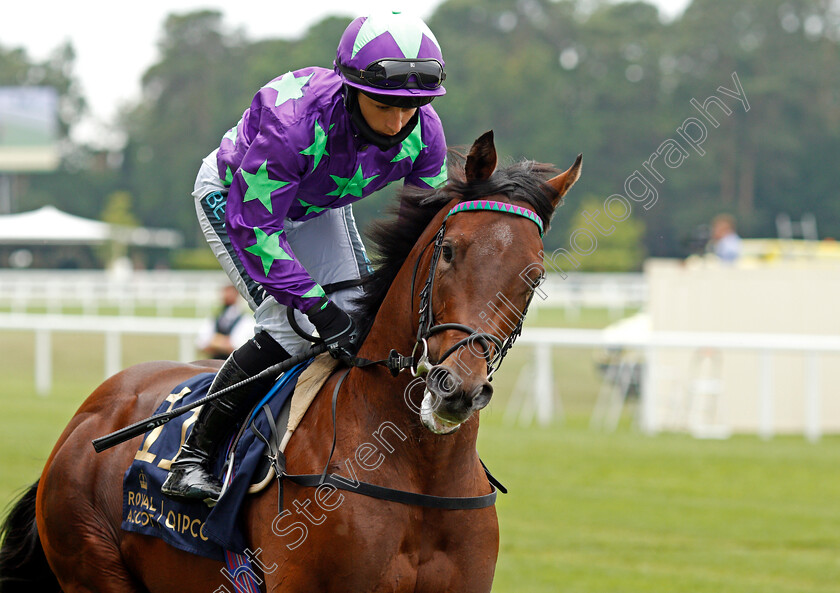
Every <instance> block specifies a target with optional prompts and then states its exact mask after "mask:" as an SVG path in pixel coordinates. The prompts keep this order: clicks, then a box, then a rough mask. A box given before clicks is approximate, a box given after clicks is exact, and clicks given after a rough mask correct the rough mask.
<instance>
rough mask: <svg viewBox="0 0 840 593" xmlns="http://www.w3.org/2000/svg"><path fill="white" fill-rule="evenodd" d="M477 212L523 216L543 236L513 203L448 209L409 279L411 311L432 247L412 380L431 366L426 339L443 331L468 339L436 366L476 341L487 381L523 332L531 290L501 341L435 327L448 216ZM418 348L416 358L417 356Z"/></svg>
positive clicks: (460, 327) (528, 213)
mask: <svg viewBox="0 0 840 593" xmlns="http://www.w3.org/2000/svg"><path fill="white" fill-rule="evenodd" d="M477 210H488V211H493V212H504V213H507V214H514V215H517V216H522V217H524V218H527V219H528V220H530V221H532V222H533V223H534V224H536V225H537V227H538V228H539V230H540V238H542V236H543V233H544V229H543V223H542V220H541V219H540V217H539V216H538V215H537V214H536V213H535V212H533V211H532V210H529V209H527V208H524V207H522V206H516V205H514V204H508V203H505V202H496V201H492V200H471V201H468V202H461V203H459V204H456V205H455V206H453V207H452V208H451V209H450V210H449V212H448V213H447V214H446V216H445V217H444V219H443V222H442V223H441V225H440V228H439V229H438V231H437V233H435V236H434V238H433V239H432V241H430V242H429V243H428V244H427V245H426V246H425V247H424V248H423V250H422V251H421V252H420V254H419V255H418V257H417V261H415V263H414V272H413V274H412V276H411V303H412V308H414V307H413V305H414V294H415V285H416V281H417V272H418V270H419V269H420V262H421V260H422V259H423V254H424V253H425V252H426V250H427V249H428V248H429V245H432V244H433V245H434V248H433V251H432V260H431V263H430V264H429V275H428V277H427V278H426V282H425V284H424V285H423V288H422V290H421V291H420V309H419V321H418V324H417V339H416V342H415V344H414V349H413V350H412V352H411V357H409V358H410V359H411V366H410V367H409V368H410V369H411V373H412V375H414V376H415V377H416V376H423V375H426V374H427V373H428V372H429V371H430V370H431V369H432V366H433V365H432V363H431V361H430V360H429V343H428V340H429V338H431V336H433V335H435V334H437V333H440V332H443V331H450V330H455V331H461V332H464V333H466V334H467V337H466V338H463V339H461V340H459V341H458V342H456V343H455V344H453V345H452V346H450V347H449V349H448V350H447V351H446V352H444V353H443V355H441V357H440V358H439V360H438V361H437V363H436V364H441V363H442V362H443V361H444V360H446V359H447V358H449V356H451V355H452V354H454V353H455V352H456V351H458V350H459V349H460V348H462V347H464V346H467V345H471V343H474V342H478V344H479V345H480V346H481V350H482V356H483V357H484V359H485V363H486V364H487V380H488V381H492V380H493V374H494V373H495V372H496V371H497V370H498V369H499V367H500V366H501V364H502V361H503V360H504V358H505V356H506V355H507V353H508V351H509V350H510V348H511V347H512V346H513V344H514V342H515V341H516V339H517V338H518V337H519V335H520V334H521V333H522V324H523V323H524V321H525V314H526V313H527V312H528V307H529V306H530V304H531V300H532V299H533V296H534V291H533V290H532V291H531V294H530V295H529V296H528V301H527V302H526V304H525V309H524V310H523V311H522V315H521V316H520V317H519V319H518V321H517V324H516V326H515V327H514V329H513V331H512V332H511V333H510V335H509V336H508V337H507V338H505V339H504V340H501V339H499V338H498V337H496V336H494V335H493V334H491V333H488V332H485V331H479V330H476V329H474V328H472V327H470V326H468V325H464V324H462V323H441V324H437V325H435V322H434V311H433V310H432V293H433V288H434V279H435V273H436V272H437V266H438V263H439V261H440V255H441V252H442V251H443V240H444V237H445V236H446V222H447V220H449V218H450V217H451V216H454V215H455V214H458V213H460V212H474V211H477ZM491 344H492V346H491ZM418 349H420V354H419V356H418V354H417V351H418ZM392 354H393V351H392Z"/></svg>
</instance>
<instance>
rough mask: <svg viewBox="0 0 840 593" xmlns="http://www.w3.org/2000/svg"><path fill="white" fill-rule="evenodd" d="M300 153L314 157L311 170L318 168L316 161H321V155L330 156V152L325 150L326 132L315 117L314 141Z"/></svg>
mask: <svg viewBox="0 0 840 593" xmlns="http://www.w3.org/2000/svg"><path fill="white" fill-rule="evenodd" d="M334 125H335V124H331V125H330V130H332V129H333V126H334ZM300 154H305V155H309V156H313V157H315V159H314V160H313V163H312V170H313V171H314V170H315V169H317V168H318V163H320V162H321V157H323V156H324V155H327V156H330V153H328V152H327V133H326V132H325V131H324V128H322V127H321V123H320V122H319V121H318V120H317V119H316V120H315V141H314V142H312V144H310V145H309V146H308V147H306V148H304V149H303V150H301V151H300Z"/></svg>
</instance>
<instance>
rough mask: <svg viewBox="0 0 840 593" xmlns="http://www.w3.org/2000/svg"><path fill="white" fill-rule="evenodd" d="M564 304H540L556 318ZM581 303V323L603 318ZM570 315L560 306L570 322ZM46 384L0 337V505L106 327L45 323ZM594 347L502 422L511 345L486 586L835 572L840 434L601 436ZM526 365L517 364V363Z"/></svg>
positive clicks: (763, 580)
mask: <svg viewBox="0 0 840 593" xmlns="http://www.w3.org/2000/svg"><path fill="white" fill-rule="evenodd" d="M562 315H563V314H562V312H550V311H543V312H541V314H540V316H539V318H538V321H539V322H543V320H546V319H547V320H548V321H546V322H547V323H549V322H550V323H553V322H555V321H556V320H557V319H558V318H562ZM608 321H609V316H608V315H607V314H606V312H588V313H587V312H584V313H583V314H582V316H581V317H580V318H578V320H577V326H578V327H593V326H596V327H597V326H601V325H603V324H604V323H607V322H608ZM573 322H574V320H569V319H566V320H565V321H564V323H566V324H568V325H571V324H572V323H573ZM54 340H55V348H54V354H53V359H54V363H55V378H54V385H55V388H54V392H53V393H52V394H50V395H49V396H47V397H38V396H37V395H35V393H34V385H33V378H32V374H33V371H32V361H31V359H32V351H33V341H32V337H31V336H30V335H28V334H26V333H4V334H3V337H2V341H0V373H2V376H3V381H2V383H0V410H2V413H0V460H2V461H0V505H2V504H5V503H6V502H8V501H11V500H12V499H13V497H14V496H15V494H16V492H18V491H20V490H21V489H22V488H23V487H25V486H26V485H28V484H30V483H31V482H32V481H33V480H35V479H36V478H37V476H38V474H39V472H40V469H41V467H42V465H43V463H44V461H45V459H46V457H47V455H48V454H49V451H50V450H51V448H52V445H53V443H54V441H55V439H56V438H57V436H58V435H59V433H60V432H61V430H62V429H63V427H64V425H65V423H66V422H67V420H68V419H69V418H70V416H71V415H72V414H73V412H74V411H75V409H76V408H77V407H78V406H79V404H80V403H81V401H82V399H83V398H84V397H85V396H86V395H87V394H88V393H89V392H90V391H91V390H92V389H93V388H94V387H95V386H96V385H97V384H98V383H99V382H101V380H102V372H103V371H102V366H103V355H102V339H101V338H100V337H96V336H55V337H54ZM124 352H125V358H126V360H125V363H126V364H131V363H134V362H139V361H142V360H151V359H156V358H172V357H174V356H176V354H177V344H176V343H175V340H160V339H154V338H143V339H139V338H132V339H130V340H129V339H127V340H126V343H125V345H124ZM595 355H596V353H594V352H592V351H587V350H560V349H558V350H556V351H555V352H554V363H555V367H554V374H555V379H556V383H557V392H558V396H559V397H560V400H561V401H562V404H563V410H564V412H565V416H564V418H563V421H562V422H557V423H555V424H554V425H552V426H550V427H545V428H539V427H536V426H525V427H523V426H519V425H518V424H515V423H509V422H506V420H505V416H506V412H507V411H508V399H509V396H510V392H511V390H512V389H513V386H514V385H515V383H516V379H517V377H518V375H519V373H520V372H526V373H527V372H528V370H527V368H525V367H524V365H525V364H526V363H527V362H528V359H529V351H528V348H527V347H524V346H521V347H519V348H514V350H513V351H512V352H511V355H510V357H509V360H507V361H506V362H505V366H504V367H503V369H502V371H500V373H499V375H498V377H497V380H496V381H495V382H494V384H495V387H496V394H497V395H496V396H495V397H494V400H493V402H492V403H491V405H490V406H489V407H488V408H487V410H485V411H484V412H482V429H481V434H480V439H479V451H480V453H481V455H482V458H483V459H484V461H485V462H486V463H487V464H488V466H489V467H490V468H491V470H492V471H493V472H494V474H495V475H496V476H497V477H498V478H499V479H500V480H501V481H502V482H503V483H504V484H505V485H506V486H507V487H508V488H509V489H510V494H507V495H500V498H499V502H498V505H497V509H498V513H499V520H500V524H501V552H500V557H499V563H498V567H497V572H496V585H495V588H494V591H498V592H508V591H510V592H513V591H515V592H538V591H540V592H542V591H545V592H549V591H552V592H553V591H564V592H580V593H602V592H603V593H625V592H627V593H637V592H639V593H641V592H657V593H660V592H661V593H703V592H710V593H723V592H730V591H731V592H733V593H750V592H755V593H777V592H779V593H781V592H786V593H787V592H789V593H811V592H813V593H818V592H820V593H821V592H826V593H828V592H834V591H837V590H838V582H840V476H839V475H838V471H837V463H838V450H840V437H828V438H824V439H822V440H821V441H820V442H818V443H816V444H811V443H808V442H806V441H805V440H804V439H803V438H801V437H784V438H775V439H773V440H770V441H762V440H760V439H758V438H756V437H749V436H739V437H734V438H731V439H729V440H726V441H701V440H695V439H692V438H690V437H687V436H683V435H667V434H666V435H660V436H657V437H646V436H644V435H642V434H640V433H638V432H637V431H636V430H635V429H634V428H633V423H632V410H628V411H627V413H626V415H625V418H624V419H623V421H622V423H621V425H620V428H619V430H618V431H617V432H616V433H613V434H605V433H602V432H593V431H590V430H589V429H588V428H587V425H588V424H587V423H588V417H589V414H590V412H591V409H592V405H593V403H594V397H595V393H596V390H597V387H598V377H597V374H596V373H595V370H594V359H595ZM523 369H524V370H523Z"/></svg>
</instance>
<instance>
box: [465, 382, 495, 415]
mask: <svg viewBox="0 0 840 593" xmlns="http://www.w3.org/2000/svg"><path fill="white" fill-rule="evenodd" d="M471 396H472V397H471V398H470V399H471V401H472V408H473V410H480V409H482V408H483V407H484V406H486V405H487V404H489V403H490V398H492V397H493V386H492V385H490V383H483V384H481V385H479V386H477V387H476V388H475V389H473V391H472V394H471Z"/></svg>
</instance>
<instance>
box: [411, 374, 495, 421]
mask: <svg viewBox="0 0 840 593" xmlns="http://www.w3.org/2000/svg"><path fill="white" fill-rule="evenodd" d="M491 397H493V386H492V385H490V383H489V382H488V381H487V379H486V378H485V379H481V380H478V381H464V379H463V378H462V377H461V376H460V375H459V374H458V373H456V372H455V371H454V370H452V369H450V368H449V367H446V366H444V365H436V366H434V367H432V369H431V371H429V374H428V376H427V377H426V391H425V393H424V397H423V404H422V406H421V412H420V417H421V419H422V421H423V424H424V425H425V426H426V428H428V429H429V430H431V431H432V432H435V433H437V434H448V433H450V432H454V431H455V430H456V429H457V428H458V427H459V426H460V425H461V424H462V423H463V422H464V421H466V420H467V419H468V418H469V417H470V416H471V415H472V413H473V412H476V411H478V410H480V409H482V408H484V407H485V406H486V405H487V404H488V403H490V398H491Z"/></svg>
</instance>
